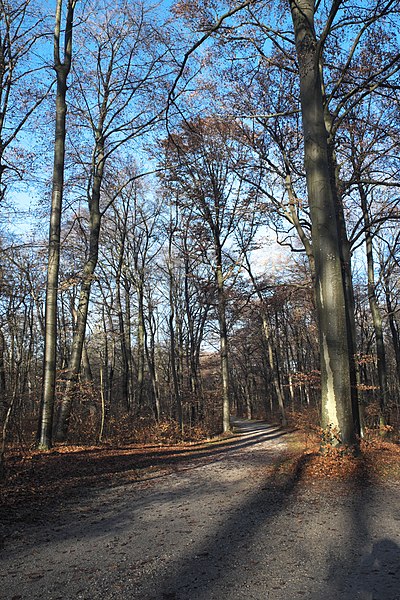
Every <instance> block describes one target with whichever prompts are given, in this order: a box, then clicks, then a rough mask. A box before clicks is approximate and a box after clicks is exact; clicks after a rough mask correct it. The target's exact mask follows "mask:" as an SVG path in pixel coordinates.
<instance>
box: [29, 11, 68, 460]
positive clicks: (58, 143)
mask: <svg viewBox="0 0 400 600" xmlns="http://www.w3.org/2000/svg"><path fill="white" fill-rule="evenodd" d="M76 3H77V0H68V2H67V7H66V15H65V33H64V44H63V47H62V46H61V34H62V17H63V15H62V9H63V2H62V0H57V5H56V19H55V30H54V70H55V72H56V80H57V95H56V114H55V142H54V166H53V183H52V196H51V215H50V227H49V251H48V252H49V253H48V266H47V285H46V313H45V348H44V358H43V393H42V403H41V410H40V417H39V427H38V445H39V447H40V448H42V449H43V450H48V449H49V448H50V447H51V445H52V430H53V412H54V400H55V385H56V360H57V358H56V345H57V293H58V275H59V268H60V235H61V211H62V200H63V188H64V162H65V138H66V114H67V102H66V98H67V81H68V75H69V73H70V70H71V64H72V32H73V24H74V13H75V7H76Z"/></svg>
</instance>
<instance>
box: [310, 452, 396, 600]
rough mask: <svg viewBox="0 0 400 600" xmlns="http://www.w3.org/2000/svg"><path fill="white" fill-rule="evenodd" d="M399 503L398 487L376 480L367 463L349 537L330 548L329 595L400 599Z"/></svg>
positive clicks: (348, 508) (356, 489)
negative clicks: (378, 482)
mask: <svg viewBox="0 0 400 600" xmlns="http://www.w3.org/2000/svg"><path fill="white" fill-rule="evenodd" d="M398 500H399V497H398V489H397V488H396V489H391V488H390V486H385V487H384V486H382V485H376V483H374V482H373V481H370V477H369V473H368V472H367V471H366V468H365V465H364V463H363V462H362V460H361V461H360V462H359V472H358V473H357V474H356V475H355V480H354V483H353V485H352V486H351V488H350V494H349V497H348V498H347V503H346V505H345V507H344V510H345V512H346V516H347V530H346V533H347V535H346V536H345V537H344V538H343V540H341V541H340V540H337V542H338V543H336V544H335V543H332V544H331V548H330V561H329V570H328V577H327V582H326V585H325V589H324V590H323V592H324V593H325V594H327V597H332V598H340V599H341V600H356V599H360V600H361V599H362V600H400V546H399V540H400V536H399V530H398V523H399V520H400V510H399V504H398ZM332 541H334V540H332ZM320 597H321V596H320V595H317V596H315V598H314V597H313V600H317V599H318V600H319V598H320Z"/></svg>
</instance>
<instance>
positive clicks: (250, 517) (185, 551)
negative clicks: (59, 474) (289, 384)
mask: <svg viewBox="0 0 400 600" xmlns="http://www.w3.org/2000/svg"><path fill="white" fill-rule="evenodd" d="M234 426H235V430H236V432H237V433H239V435H238V437H237V438H236V439H235V441H234V443H232V444H230V445H229V446H228V447H227V448H226V449H222V448H221V449H220V450H219V451H218V452H215V453H211V452H210V453H209V454H208V455H203V456H202V458H201V459H199V460H196V461H190V462H186V463H184V464H180V465H179V467H178V468H177V470H176V471H175V472H173V473H167V474H165V473H163V472H159V474H157V472H152V478H151V479H150V478H149V479H147V480H145V481H139V482H133V483H124V484H123V485H119V486H117V487H101V488H91V489H90V490H88V491H86V492H85V493H83V494H82V496H81V497H78V496H75V497H71V498H69V499H66V500H65V502H60V503H59V506H58V507H57V509H55V508H54V510H53V511H52V512H51V511H48V510H44V512H43V514H42V516H41V518H40V515H39V516H38V515H35V518H33V519H32V522H31V523H26V522H25V521H24V522H23V523H18V522H16V523H14V524H12V526H11V525H10V524H9V525H8V526H6V528H5V531H6V537H5V541H4V545H3V548H2V551H1V568H0V598H4V599H7V600H28V599H29V600H39V598H40V599H41V600H61V599H63V600H73V599H74V600H75V599H86V600H100V599H101V600H107V599H132V600H139V599H140V600H209V599H210V600H211V599H218V600H248V599H249V600H250V599H256V600H266V599H267V600H292V599H296V598H306V599H309V600H321V598H325V599H327V600H335V599H338V600H339V599H340V600H357V599H363V600H399V599H400V549H399V548H400V507H399V502H398V501H399V493H398V487H397V486H395V485H393V486H390V485H387V486H385V487H384V488H380V487H376V486H374V487H372V486H361V487H359V486H356V485H349V484H348V483H347V484H345V483H343V484H341V483H338V482H337V481H336V482H325V483H324V484H317V485H311V483H310V484H309V485H307V486H302V485H299V484H298V477H297V476H296V475H298V474H293V473H286V474H285V471H284V469H283V471H282V469H281V466H282V465H284V464H285V452H286V443H285V433H284V432H283V431H281V430H279V428H277V427H272V426H269V425H267V424H265V423H262V422H246V421H244V420H240V421H235V423H234ZM286 456H287V455H286ZM32 510H34V507H32Z"/></svg>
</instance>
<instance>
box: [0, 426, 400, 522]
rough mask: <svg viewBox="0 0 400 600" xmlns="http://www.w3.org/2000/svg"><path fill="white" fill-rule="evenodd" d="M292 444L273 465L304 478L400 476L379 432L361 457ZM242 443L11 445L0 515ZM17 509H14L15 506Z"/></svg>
mask: <svg viewBox="0 0 400 600" xmlns="http://www.w3.org/2000/svg"><path fill="white" fill-rule="evenodd" d="M283 433H284V434H285V440H286V444H287V449H286V450H285V452H284V456H283V458H282V457H281V458H280V461H279V464H278V465H275V466H274V467H272V466H271V465H269V468H270V469H272V470H273V471H274V473H275V476H276V475H277V473H278V472H279V473H280V474H281V475H282V476H285V475H288V474H289V473H292V474H295V477H296V479H297V480H298V483H299V484H302V485H307V484H309V483H310V482H313V483H315V482H318V481H326V480H335V479H338V480H341V481H343V480H346V479H348V480H349V481H352V480H355V479H356V480H359V481H364V482H369V483H373V482H376V483H378V482H382V481H400V445H399V444H395V443H390V442H388V441H385V440H383V439H380V438H379V437H374V438H371V439H370V440H369V441H365V442H362V445H361V454H360V455H359V456H357V457H354V456H352V455H351V454H342V453H340V452H339V451H335V450H332V451H330V452H328V453H327V454H324V455H321V454H320V452H319V445H318V438H317V436H316V435H315V434H306V433H304V432H303V431H301V430H297V431H287V432H283ZM238 443H240V439H239V437H237V436H235V435H234V434H233V435H232V436H231V437H226V438H214V439H212V440H204V441H199V442H195V443H180V444H163V445H161V444H131V445H125V446H118V447H110V446H104V445H103V446H66V445H63V446H58V447H56V448H54V449H53V450H51V451H49V452H39V451H35V450H32V451H26V452H21V451H10V453H9V455H8V457H7V463H6V465H7V466H6V477H5V479H4V480H3V481H2V482H1V483H0V516H1V515H2V514H3V515H4V514H6V515H8V517H9V516H10V514H11V512H20V513H21V516H22V514H23V513H24V507H25V508H27V509H28V512H29V507H30V506H31V505H32V502H35V503H40V504H41V505H45V504H48V503H53V502H54V501H55V500H56V499H57V498H60V499H61V498H63V499H66V498H67V497H68V496H69V495H74V494H80V493H82V492H83V490H88V489H90V488H91V487H96V486H97V487H98V486H113V485H114V486H115V485H121V484H122V483H124V482H126V483H128V482H133V481H139V480H149V479H151V478H153V477H157V476H160V475H162V474H166V473H168V472H172V471H176V470H180V469H185V468H187V467H188V466H189V465H190V464H197V463H200V462H202V463H205V462H207V461H208V462H212V461H214V460H216V459H218V457H219V456H222V455H223V454H224V453H226V452H228V451H229V450H233V449H235V448H236V447H237V444H238ZM10 511H11V512H10Z"/></svg>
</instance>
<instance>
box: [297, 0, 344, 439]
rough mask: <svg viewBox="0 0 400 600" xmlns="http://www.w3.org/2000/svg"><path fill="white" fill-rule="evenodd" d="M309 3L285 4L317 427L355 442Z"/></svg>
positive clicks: (316, 49)
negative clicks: (290, 32) (311, 300)
mask: <svg viewBox="0 0 400 600" xmlns="http://www.w3.org/2000/svg"><path fill="white" fill-rule="evenodd" d="M314 4H315V3H314V0H290V7H291V14H292V19H293V25H294V32H295V41H296V51H297V58H298V62H299V70H300V99H301V113H302V120H303V131H304V163H305V171H306V180H307V190H308V200H309V206H310V213H311V221H312V245H313V254H314V260H315V289H316V294H315V296H316V303H317V304H316V305H317V316H318V325H319V342H320V355H321V402H322V427H323V428H324V430H326V432H327V435H328V436H329V441H330V442H332V443H334V444H350V445H354V444H355V443H356V437H355V431H354V421H353V409H352V394H351V374H350V369H351V359H350V356H349V346H348V335H349V334H348V328H347V316H346V299H345V293H344V287H343V278H342V265H341V252H340V247H339V244H340V240H339V239H338V225H337V217H336V207H335V202H334V197H333V194H332V189H331V185H332V183H331V176H330V168H329V156H328V147H327V132H326V127H325V121H324V109H323V97H322V90H321V81H320V75H319V47H318V44H317V41H316V36H315V30H314V8H315V7H314Z"/></svg>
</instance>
